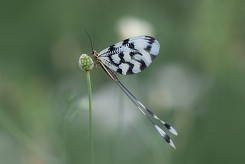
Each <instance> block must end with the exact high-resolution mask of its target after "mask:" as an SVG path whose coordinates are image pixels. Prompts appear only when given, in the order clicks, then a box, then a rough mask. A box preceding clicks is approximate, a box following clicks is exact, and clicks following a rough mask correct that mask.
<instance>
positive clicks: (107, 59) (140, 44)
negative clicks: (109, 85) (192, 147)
mask: <svg viewBox="0 0 245 164" xmlns="http://www.w3.org/2000/svg"><path fill="white" fill-rule="evenodd" d="M89 39H90V38H89ZM91 44H92V43H91ZM159 50H160V44H159V42H158V41H157V40H156V39H155V38H153V37H151V36H145V35H142V36H136V37H132V38H129V39H125V40H123V41H121V42H118V43H116V44H114V45H111V46H110V47H108V48H106V49H104V50H102V51H101V52H99V53H97V52H96V51H94V50H93V48H92V54H91V56H92V58H94V61H95V62H96V64H99V65H101V67H102V68H103V69H104V71H105V72H106V73H107V74H108V75H109V76H110V77H111V78H112V79H113V81H115V82H116V84H117V85H118V86H119V87H120V88H121V90H122V91H123V92H124V93H125V94H126V95H127V96H128V97H129V99H130V100H131V101H132V102H133V103H134V104H135V105H136V106H137V108H138V109H139V110H140V111H141V112H142V113H143V114H144V115H145V116H146V117H147V119H148V120H149V121H150V122H151V123H152V125H153V126H154V127H155V128H156V130H157V131H158V132H159V134H160V135H161V136H162V138H163V139H164V140H165V141H166V142H167V143H168V144H170V145H171V146H172V147H174V148H175V145H174V143H173V142H172V140H171V139H170V137H169V136H168V135H167V134H166V133H165V132H164V130H163V129H162V128H160V126H158V125H157V123H156V122H158V123H159V124H161V126H164V127H165V128H167V129H168V130H169V131H170V132H171V133H172V134H174V135H178V134H177V132H176V130H175V129H174V128H173V127H172V126H171V125H169V124H168V123H166V122H164V121H162V120H161V119H160V118H158V116H157V115H156V114H155V113H153V112H152V111H151V110H150V109H148V108H147V107H145V106H144V105H143V104H142V103H141V102H140V101H139V100H138V99H137V98H136V97H135V96H134V95H133V94H132V93H131V92H130V91H129V90H128V89H127V88H126V87H125V86H124V85H123V84H122V83H121V82H120V81H119V79H118V78H117V76H116V74H115V72H117V73H120V74H122V75H129V74H136V73H139V72H141V71H143V70H144V69H145V68H147V67H148V66H149V65H150V64H151V63H152V61H153V60H154V59H155V58H156V56H157V55H158V53H159Z"/></svg>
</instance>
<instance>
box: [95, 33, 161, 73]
mask: <svg viewBox="0 0 245 164" xmlns="http://www.w3.org/2000/svg"><path fill="white" fill-rule="evenodd" d="M159 49H160V44H159V42H158V41H157V40H156V39H155V38H153V37H151V36H144V35H143V36H136V37H132V38H129V39H125V40H123V41H121V42H119V43H116V44H114V45H112V46H110V47H108V48H106V49H104V50H102V51H101V52H100V53H99V54H98V60H99V61H100V62H101V63H102V64H104V65H105V66H106V67H108V68H110V69H111V70H113V71H115V72H118V73H120V74H123V75H128V74H135V73H139V72H141V71H142V70H144V69H145V68H146V67H148V66H149V65H150V64H151V62H152V61H153V59H154V58H155V57H156V56H157V55H158V53H159Z"/></svg>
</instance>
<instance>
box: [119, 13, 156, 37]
mask: <svg viewBox="0 0 245 164" xmlns="http://www.w3.org/2000/svg"><path fill="white" fill-rule="evenodd" d="M116 30H117V31H118V33H119V35H120V38H121V39H125V38H130V37H133V36H138V35H150V36H152V35H154V29H153V26H152V25H151V24H150V23H149V22H147V21H146V20H143V19H139V18H135V17H131V16H125V17H122V18H120V19H119V20H118V22H117V24H116Z"/></svg>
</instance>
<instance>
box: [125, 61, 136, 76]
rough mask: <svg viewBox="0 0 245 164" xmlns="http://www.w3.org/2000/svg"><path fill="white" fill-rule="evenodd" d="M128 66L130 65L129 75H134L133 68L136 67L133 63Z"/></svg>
mask: <svg viewBox="0 0 245 164" xmlns="http://www.w3.org/2000/svg"><path fill="white" fill-rule="evenodd" d="M127 64H128V65H129V67H128V71H127V73H126V74H127V75H131V74H134V73H133V68H134V65H133V64H132V63H129V62H127Z"/></svg>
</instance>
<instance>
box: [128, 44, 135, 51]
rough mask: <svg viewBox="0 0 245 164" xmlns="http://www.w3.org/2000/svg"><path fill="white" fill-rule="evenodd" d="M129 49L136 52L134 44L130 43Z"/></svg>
mask: <svg viewBox="0 0 245 164" xmlns="http://www.w3.org/2000/svg"><path fill="white" fill-rule="evenodd" d="M128 48H131V49H132V50H136V49H135V46H134V44H133V43H129V45H128Z"/></svg>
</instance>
